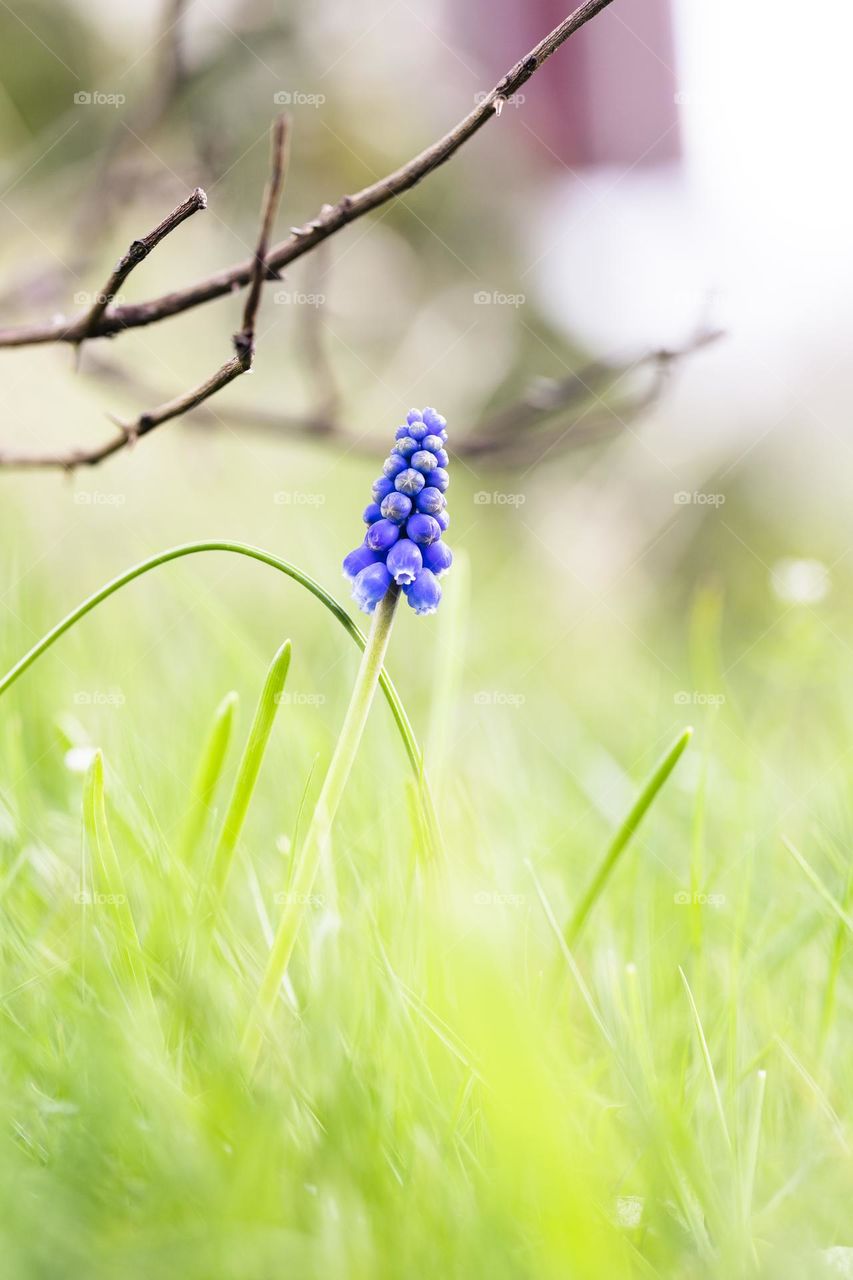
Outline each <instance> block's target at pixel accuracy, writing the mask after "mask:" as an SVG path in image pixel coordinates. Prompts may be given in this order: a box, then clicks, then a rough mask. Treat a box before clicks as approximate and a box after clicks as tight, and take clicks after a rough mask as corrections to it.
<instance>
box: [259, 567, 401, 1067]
mask: <svg viewBox="0 0 853 1280" xmlns="http://www.w3.org/2000/svg"><path fill="white" fill-rule="evenodd" d="M399 598H400V591H399V588H398V587H396V586H394V585H392V586H391V588H390V590H389V591H388V593H387V595H386V596H385V597H384V599H383V600H382V601H380V603H379V605H378V606H377V608H376V612H375V613H374V615H373V625H372V627H371V629H370V635H369V637H368V640H367V645H366V647H365V650H364V654H363V656H362V659H361V665H360V667H359V669H358V675H357V676H356V681H355V685H354V687H353V691H352V697H351V698H350V703H349V707H348V708H347V713H346V716H345V718H344V723H343V727H342V728H341V732H340V735H339V737H338V741H337V744H336V746H335V750H334V754H333V755H332V759H331V763H330V764H329V769H328V772H327V774H326V778H325V781H324V782H323V786H322V788H321V790H320V796H319V798H318V800H317V806H316V808H315V810H314V816H313V818H312V820H311V825H310V827H309V828H308V831H307V833H306V836H305V842H304V844H303V846H302V850H301V853H300V855H299V858H298V861H297V863H296V867H295V869H294V873H293V876H292V878H291V883H290V886H289V889H288V893H287V898H286V902H285V906H284V911H283V913H282V917H281V920H280V921H279V926H278V930H277V932H276V936H275V939H274V941H273V945H272V950H271V951H270V955H269V960H268V961H267V967H266V970H265V972H264V976H263V980H262V982H261V986H260V989H259V991H258V996H257V1000H256V1001H255V1006H254V1008H253V1010H252V1013H251V1014H250V1017H249V1022H248V1025H247V1027H246V1033H245V1036H244V1038H243V1048H244V1051H245V1053H246V1057H247V1061H248V1064H249V1067H250V1069H254V1066H255V1063H256V1062H257V1058H258V1054H259V1052H260V1048H261V1043H262V1041H263V1034H264V1028H265V1027H266V1025H267V1024H268V1022H269V1020H270V1016H271V1014H272V1011H273V1008H274V1006H275V1002H276V999H277V997H278V993H279V990H280V989H281V984H282V981H283V979H284V976H285V974H286V973H287V966H288V964H289V963H290V957H291V955H292V954H293V948H294V946H295V944H296V938H297V936H298V934H299V928H300V925H301V924H302V920H303V917H304V915H305V910H306V905H307V902H308V899H309V897H310V895H311V891H312V889H313V887H314V880H315V879H316V876H317V871H318V869H319V866H320V861H321V859H322V856H323V852H324V850H325V849H326V848H327V847H328V842H329V836H330V834H331V829H332V823H333V822H334V820H335V814H336V813H337V810H338V805H339V804H340V802H341V797H342V796H343V793H344V789H345V787H346V784H347V781H348V779H349V776H350V773H351V771H352V766H353V762H354V761H355V757H356V754H357V752H358V748H359V744H360V743H361V738H362V734H363V733H364V727H365V725H366V724H367V717H368V715H369V713H370V708H371V705H372V703H373V698H374V695H375V693H376V688H377V685H378V683H379V680H380V675H381V672H382V664H383V662H384V660H385V653H386V651H387V648H388V641H389V639H390V636H391V624H392V623H393V621H394V613H395V611H396V608H397V603H398V601H399Z"/></svg>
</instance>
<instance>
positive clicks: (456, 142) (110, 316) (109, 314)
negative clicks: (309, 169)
mask: <svg viewBox="0 0 853 1280" xmlns="http://www.w3.org/2000/svg"><path fill="white" fill-rule="evenodd" d="M610 3H612V0H584V2H583V3H582V4H581V5H579V6H578V8H577V9H575V11H574V13H571V14H569V16H568V17H567V18H564V20H563V21H562V22H561V23H560V24H559V26H557V27H555V28H554V30H553V31H552V32H551V33H550V34H549V35H547V36H546V37H545V38H544V40H540V42H539V44H537V45H536V47H535V48H534V49H532V50H531V51H530V53H528V54H527V55H526V56H525V57H523V58H521V59H520V60H519V61H518V62H517V63H516V64H515V66H514V67H511V68H510V70H509V71H508V72H507V73H506V75H504V76H503V77H502V78H501V79H500V80H499V81H498V83H497V84H496V85H495V87H494V88H493V89H492V91H491V93H488V94H486V95H485V97H484V98H483V100H482V101H481V102H479V103H478V104H477V106H476V107H475V108H474V109H473V111H470V112H469V113H468V115H466V116H465V117H464V118H463V119H462V120H460V121H459V123H458V124H457V125H455V126H454V128H453V129H451V130H450V132H449V133H446V134H445V135H444V137H442V138H439V139H438V141H437V142H434V143H433V144H432V145H431V146H429V147H427V148H426V150H425V151H422V152H421V153H420V154H419V155H417V156H415V157H413V159H411V160H409V161H408V162H407V163H406V164H404V165H402V166H401V167H400V168H399V169H395V170H394V171H393V173H389V174H388V175H387V176H386V177H384V178H380V179H379V181H377V182H374V183H371V185H370V186H368V187H364V188H363V189H362V190H361V191H359V192H356V194H354V195H345V196H342V197H341V199H340V200H339V201H338V202H337V204H334V205H326V206H324V208H323V209H322V210H321V212H320V213H319V214H318V216H317V217H316V218H314V219H313V220H312V221H311V222H308V223H306V224H305V225H304V226H302V227H297V228H294V230H293V231H292V232H291V235H290V236H289V237H288V239H287V240H283V241H282V242H281V243H280V244H277V245H274V246H273V248H272V249H271V250H270V252H269V254H268V256H267V260H266V261H267V266H268V268H269V269H270V271H272V272H278V271H280V270H281V268H282V267H285V266H287V264H288V263H290V262H293V261H294V260H295V259H296V258H300V257H302V255H303V254H305V253H308V252H309V251H310V250H311V249H313V248H314V247H315V246H316V245H318V244H320V242H321V241H323V240H326V239H327V238H328V237H329V236H331V235H334V234H335V232H337V231H340V230H341V228H342V227H345V226H348V225H349V224H350V223H351V222H355V221H356V219H357V218H361V217H363V216H364V215H365V214H366V213H369V212H371V210H373V209H376V208H378V207H379V206H380V205H383V204H385V203H387V201H389V200H392V199H394V197H395V196H398V195H400V194H402V192H404V191H408V190H409V189H410V188H411V187H414V186H415V185H416V184H417V183H418V182H420V181H421V179H422V178H425V177H426V176H427V174H430V173H432V172H433V170H435V169H437V168H438V167H439V165H442V164H444V163H445V161H447V160H449V159H450V157H451V156H452V155H454V154H455V153H456V152H457V151H458V150H459V148H460V147H461V146H463V145H464V144H465V143H466V142H467V141H468V140H469V138H472V137H473V136H474V134H475V133H478V132H479V130H480V129H481V128H482V127H483V125H484V124H487V123H488V121H489V120H491V119H492V118H493V117H494V116H496V115H498V114H499V113H500V110H501V108H502V106H503V104H504V102H505V101H506V100H507V99H508V98H509V97H511V96H512V95H513V94H514V93H516V92H517V90H518V89H520V88H521V86H522V85H523V84H526V83H527V81H528V80H529V79H530V77H531V76H532V75H533V74H534V73H535V72H536V71H537V70H538V69H539V67H541V66H542V63H543V62H545V60H546V59H547V58H550V56H551V54H552V53H554V52H555V51H556V50H557V49H559V47H560V45H561V44H563V43H564V42H565V41H566V40H568V39H569V37H570V36H572V35H574V34H575V32H576V31H579V30H580V28H581V27H582V26H584V25H585V24H586V23H587V22H589V21H590V19H591V18H594V17H595V16H596V15H597V14H598V13H600V12H601V11H602V9H605V8H606V7H607V6H608V4H610ZM253 267H254V263H253V261H249V262H241V263H239V264H238V265H236V266H233V267H228V268H226V269H225V270H224V271H219V272H217V273H216V274H215V275H212V276H209V277H207V279H205V280H200V281H198V282H197V283H196V284H194V285H189V286H188V287H187V288H184V289H178V290H176V291H174V292H173V293H167V294H164V295H163V296H162V297H160V298H154V299H151V300H150V301H148V302H138V303H126V304H123V305H121V306H116V307H111V308H109V309H108V310H107V311H106V312H105V313H104V314H103V315H102V316H101V318H100V320H99V322H98V325H97V327H96V329H95V330H94V332H92V333H90V334H88V335H86V336H89V337H94V336H100V337H110V336H111V335H113V334H116V333H120V332H121V331H122V330H124V329H134V328H138V327H140V326H142V325H148V324H153V323H155V322H156V321H158V320H165V319H166V318H167V317H168V316H174V315H178V314H180V313H181V312H182V311H187V310H189V309H190V308H191V307H197V306H200V305H201V304H202V303H204V302H210V301H211V300H212V299H214V298H219V297H222V296H223V294H229V293H232V292H233V291H234V289H236V288H243V287H245V285H247V284H248V283H249V281H250V280H251V278H252V273H253ZM84 320H85V317H81V318H80V319H78V320H75V321H72V322H71V323H70V324H69V323H66V322H65V321H61V322H56V321H51V322H48V323H46V324H35V325H22V326H20V327H16V328H10V329H0V346H6V347H16V346H29V345H32V344H35V343H43V342H71V343H75V342H79V341H80V338H81V336H83V334H82V325H83V321H84Z"/></svg>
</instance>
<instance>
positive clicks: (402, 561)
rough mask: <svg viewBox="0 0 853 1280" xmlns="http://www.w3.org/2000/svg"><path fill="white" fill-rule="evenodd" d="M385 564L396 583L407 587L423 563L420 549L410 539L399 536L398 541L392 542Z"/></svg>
mask: <svg viewBox="0 0 853 1280" xmlns="http://www.w3.org/2000/svg"><path fill="white" fill-rule="evenodd" d="M385 564H386V566H387V568H388V572H389V573H390V574H391V576H392V578H393V579H394V581H395V582H396V583H397V585H398V586H400V587H407V586H408V585H409V584H410V583H411V582H414V580H415V577H416V575H417V573H418V571H419V570H420V569H421V567H422V565H423V556H422V555H421V549H420V547H419V546H417V545H416V543H414V542H412V541H411V539H409V538H401V539H400V541H399V542H395V543H394V545H393V547H392V548H391V550H390V551H389V552H388V559H387V560H386V561H385Z"/></svg>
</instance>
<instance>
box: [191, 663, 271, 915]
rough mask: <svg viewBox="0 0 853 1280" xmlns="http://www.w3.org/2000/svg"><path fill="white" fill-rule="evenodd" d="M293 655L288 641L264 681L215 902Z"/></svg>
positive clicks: (218, 865)
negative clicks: (291, 655)
mask: <svg viewBox="0 0 853 1280" xmlns="http://www.w3.org/2000/svg"><path fill="white" fill-rule="evenodd" d="M290 654H291V645H290V641H289V640H285V642H284V644H283V645H282V646H281V648H280V649H279V650H278V652H277V653H276V655H275V657H274V658H273V660H272V662H271V663H270V667H269V670H268V671H267V678H266V680H265V681H264V687H263V689H262V690H261V696H260V698H259V699H258V705H257V707H256V708H255V717H254V720H253V721H252V727H251V729H250V730H249V736H248V738H247V740H246V746H245V748H244V750H243V756H242V758H241V760H240V765H239V768H238V769H237V777H236V778H235V779H234V788H233V790H232V792H231V799H230V801H229V803H228V808H227V809H226V811H225V817H224V818H223V820H222V827H221V828H220V832H219V839H218V840H217V842H216V847H215V850H214V854H213V863H212V867H211V877H210V887H211V889H212V891H213V894H214V898H219V896H220V895H221V894H222V892H223V890H224V889H225V885H226V883H227V881H228V875H229V873H230V871H231V865H232V863H233V861H234V850H235V849H236V847H237V841H238V840H239V838H240V832H241V831H242V830H243V823H244V822H245V821H246V814H247V812H248V809H249V804H250V802H251V799H252V793H253V792H254V790H255V783H256V782H257V780H258V774H259V772H260V768H261V763H262V761H263V758H264V752H265V751H266V748H267V743H268V742H269V737H270V733H271V732H272V727H273V721H274V720H275V713H276V711H277V710H278V704H279V702H280V701H281V693H282V690H283V689H284V684H285V681H286V680H287V672H288V670H289V668H290Z"/></svg>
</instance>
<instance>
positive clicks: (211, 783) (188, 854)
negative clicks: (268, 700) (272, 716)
mask: <svg viewBox="0 0 853 1280" xmlns="http://www.w3.org/2000/svg"><path fill="white" fill-rule="evenodd" d="M238 701H239V699H238V697H237V694H236V693H234V692H233V691H232V692H231V693H227V694H226V695H225V697H224V698H223V699H222V701H221V702H220V704H219V706H218V707H217V708H216V711H215V712H214V716H213V723H212V724H211V726H210V729H209V730H208V734H207V738H206V739H205V743H204V748H203V749H202V753H201V757H200V758H199V762H198V767H197V768H196V771H195V776H194V778H193V781H192V784H191V793H192V799H191V800H190V806H189V809H188V810H187V815H186V818H185V819H184V823H183V827H182V829H181V834H180V836H179V837H178V856H179V858H180V860H181V862H183V863H190V862H192V861H193V860H194V858H195V856H196V851H197V849H198V847H199V845H200V843H201V840H202V837H203V835H204V829H205V827H206V826H207V818H208V815H209V813H210V808H211V805H212V803H213V797H214V794H215V792H216V787H217V785H218V783H219V779H220V776H221V774H222V766H223V765H224V763H225V757H226V755H227V753H228V744H229V742H230V741H231V730H232V728H233V726H234V716H235V714H236V711H237V704H238Z"/></svg>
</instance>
